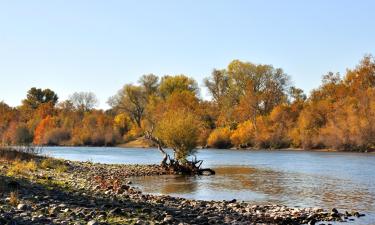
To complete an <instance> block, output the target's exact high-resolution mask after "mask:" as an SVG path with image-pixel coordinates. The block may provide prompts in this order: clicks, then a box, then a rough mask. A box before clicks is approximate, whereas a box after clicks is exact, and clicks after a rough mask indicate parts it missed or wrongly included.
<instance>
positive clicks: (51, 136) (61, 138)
mask: <svg viewBox="0 0 375 225" xmlns="http://www.w3.org/2000/svg"><path fill="white" fill-rule="evenodd" d="M69 139H70V132H69V131H68V130H66V129H64V128H55V129H53V130H51V131H48V132H47V133H46V135H45V137H44V139H43V144H47V145H61V144H64V143H66V142H67V141H69Z"/></svg>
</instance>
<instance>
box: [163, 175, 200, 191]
mask: <svg viewBox="0 0 375 225" xmlns="http://www.w3.org/2000/svg"><path fill="white" fill-rule="evenodd" d="M197 188H198V183H197V181H196V179H195V178H194V177H190V176H174V177H173V180H171V182H166V183H165V185H163V187H162V190H161V192H162V193H165V194H171V193H176V194H184V193H192V192H195V191H197Z"/></svg>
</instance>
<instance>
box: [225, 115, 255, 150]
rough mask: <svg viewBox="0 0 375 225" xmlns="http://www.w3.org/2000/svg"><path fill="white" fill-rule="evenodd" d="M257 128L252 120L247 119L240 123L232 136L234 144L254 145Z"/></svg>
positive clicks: (240, 145)
mask: <svg viewBox="0 0 375 225" xmlns="http://www.w3.org/2000/svg"><path fill="white" fill-rule="evenodd" d="M254 134H255V129H254V125H253V123H252V122H251V121H245V122H243V123H241V124H239V125H238V127H237V129H236V130H235V131H233V133H232V135H231V136H230V140H231V142H232V144H233V145H234V146H236V147H241V148H244V147H249V146H253V145H254V136H255V135H254Z"/></svg>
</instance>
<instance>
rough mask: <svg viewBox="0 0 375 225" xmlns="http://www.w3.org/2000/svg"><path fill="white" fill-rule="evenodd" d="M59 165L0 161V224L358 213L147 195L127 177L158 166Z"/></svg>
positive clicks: (318, 217)
mask: <svg viewBox="0 0 375 225" xmlns="http://www.w3.org/2000/svg"><path fill="white" fill-rule="evenodd" d="M51 160H52V159H51ZM53 163H54V162H53V161H52V165H53ZM58 163H60V164H61V165H60V167H58V168H55V167H54V166H46V168H39V167H38V169H36V170H30V171H23V172H22V173H19V174H12V175H9V171H10V170H11V169H12V166H14V165H12V163H10V162H1V164H0V181H1V182H2V184H1V185H2V186H0V225H3V224H4V225H5V224H14V225H16V224H64V225H70V224H72V225H73V224H74V225H76V224H77V225H78V224H82V225H86V224H87V225H99V224H103V225H104V224H176V225H177V224H181V225H182V224H330V222H329V221H350V220H354V218H356V217H361V216H363V215H361V214H360V213H358V212H350V213H349V212H345V213H340V212H338V211H337V210H336V209H330V210H324V209H320V208H289V207H286V206H282V205H252V204H250V203H246V202H237V201H236V200H232V201H197V200H188V199H183V198H175V197H171V196H164V195H160V196H159V195H149V194H144V193H142V192H141V191H140V190H138V189H136V188H134V187H132V184H131V178H132V177H134V176H157V175H163V174H168V173H169V172H168V171H165V170H163V169H162V168H161V167H160V166H157V165H148V166H145V165H104V164H93V163H80V162H72V161H59V162H58ZM49 167H51V168H49ZM61 168H63V169H61ZM322 221H323V222H322ZM324 221H326V222H324Z"/></svg>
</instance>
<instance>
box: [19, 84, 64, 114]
mask: <svg viewBox="0 0 375 225" xmlns="http://www.w3.org/2000/svg"><path fill="white" fill-rule="evenodd" d="M58 99H59V98H58V96H57V94H56V93H55V92H54V91H52V90H51V89H48V88H47V89H44V90H42V89H40V88H35V87H33V88H31V89H30V90H29V91H28V92H27V97H26V99H24V100H23V101H22V103H23V105H24V106H26V107H28V108H31V109H37V108H38V107H39V106H40V105H41V104H43V103H51V104H52V105H55V104H56V103H57V100H58Z"/></svg>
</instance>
